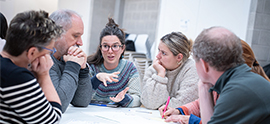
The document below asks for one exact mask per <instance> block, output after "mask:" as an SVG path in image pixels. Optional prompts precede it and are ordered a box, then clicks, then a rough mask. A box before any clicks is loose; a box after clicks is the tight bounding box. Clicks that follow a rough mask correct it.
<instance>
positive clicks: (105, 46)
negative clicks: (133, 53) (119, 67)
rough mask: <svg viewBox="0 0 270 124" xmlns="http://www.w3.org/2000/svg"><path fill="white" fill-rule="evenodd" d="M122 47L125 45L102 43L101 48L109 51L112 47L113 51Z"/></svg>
mask: <svg viewBox="0 0 270 124" xmlns="http://www.w3.org/2000/svg"><path fill="white" fill-rule="evenodd" d="M120 47H123V45H112V46H109V45H100V48H101V50H102V51H104V52H107V51H109V49H110V48H111V49H112V51H114V52H117V51H119V49H120Z"/></svg>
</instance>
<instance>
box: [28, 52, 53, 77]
mask: <svg viewBox="0 0 270 124" xmlns="http://www.w3.org/2000/svg"><path fill="white" fill-rule="evenodd" d="M52 65H53V61H52V58H51V56H50V55H49V54H46V55H44V56H41V57H39V58H36V59H35V60H34V61H33V62H32V63H31V68H30V70H31V71H32V72H34V74H35V76H36V78H37V79H39V78H42V77H44V76H48V75H49V70H50V69H51V67H52Z"/></svg>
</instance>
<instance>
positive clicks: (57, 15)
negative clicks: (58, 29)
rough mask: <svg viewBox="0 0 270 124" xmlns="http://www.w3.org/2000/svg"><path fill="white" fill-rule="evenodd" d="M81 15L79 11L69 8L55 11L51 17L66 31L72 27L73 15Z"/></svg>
mask: <svg viewBox="0 0 270 124" xmlns="http://www.w3.org/2000/svg"><path fill="white" fill-rule="evenodd" d="M73 15H76V16H79V17H81V16H80V15H79V14H78V13H77V12H75V11H73V10H69V9H62V10H57V11H55V12H53V13H52V14H51V15H50V18H51V19H52V20H53V21H54V22H55V23H56V24H57V25H60V26H62V27H63V29H64V30H65V31H67V30H68V29H70V28H71V27H72V16H73Z"/></svg>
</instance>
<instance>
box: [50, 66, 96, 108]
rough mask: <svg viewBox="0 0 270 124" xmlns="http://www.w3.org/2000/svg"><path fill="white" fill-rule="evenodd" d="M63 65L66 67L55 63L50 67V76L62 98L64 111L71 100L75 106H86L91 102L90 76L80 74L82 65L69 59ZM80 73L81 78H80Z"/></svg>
mask: <svg viewBox="0 0 270 124" xmlns="http://www.w3.org/2000/svg"><path fill="white" fill-rule="evenodd" d="M63 66H64V68H60V66H59V65H57V64H54V65H53V66H52V68H51V69H50V76H51V79H52V82H53V85H54V87H55V89H56V91H57V93H58V95H59V98H60V100H61V103H62V112H63V113H64V112H65V111H66V109H67V107H68V106H69V104H70V103H71V101H72V104H73V105H74V106H84V104H85V103H86V102H88V101H89V102H88V104H89V103H90V100H91V95H90V94H91V92H90V91H91V90H92V86H91V81H90V77H89V78H87V76H86V75H80V72H81V70H80V68H81V67H80V65H79V64H77V63H75V62H72V61H67V62H66V63H65V65H63ZM62 69H63V70H62ZM61 70H62V71H61ZM79 75H80V77H81V78H79ZM85 77H86V78H85ZM89 85H90V86H89ZM87 94H88V96H87ZM89 99H90V100H89ZM80 102H82V103H80ZM80 104H83V105H80ZM88 104H87V105H88Z"/></svg>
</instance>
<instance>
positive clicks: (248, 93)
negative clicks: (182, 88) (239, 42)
mask: <svg viewBox="0 0 270 124" xmlns="http://www.w3.org/2000/svg"><path fill="white" fill-rule="evenodd" d="M269 87H270V83H269V82H268V81H267V80H266V79H265V78H263V77H262V76H260V75H258V74H255V73H253V72H251V68H249V67H248V66H247V65H246V64H242V65H240V66H237V67H235V68H231V69H229V70H227V71H225V72H224V73H223V74H222V75H221V76H220V77H219V79H218V80H217V82H216V84H215V85H214V86H213V87H212V88H210V90H209V91H210V92H212V94H213V101H214V114H213V116H212V117H211V120H210V121H209V122H208V123H217V124H223V123H229V124H238V123H239V124H247V123H249V124H254V123H265V124H269V123H270V99H269V98H270V90H269ZM178 109H179V111H180V112H181V113H182V114H184V115H190V114H194V115H196V116H198V117H200V106H199V100H197V101H194V102H192V103H188V104H187V105H183V106H180V107H179V108H178ZM191 119H192V118H190V120H191Z"/></svg>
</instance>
